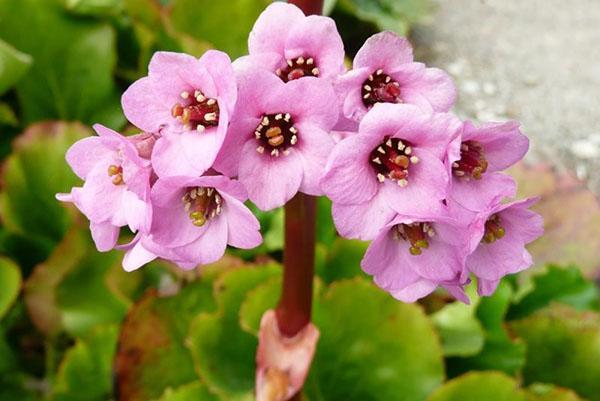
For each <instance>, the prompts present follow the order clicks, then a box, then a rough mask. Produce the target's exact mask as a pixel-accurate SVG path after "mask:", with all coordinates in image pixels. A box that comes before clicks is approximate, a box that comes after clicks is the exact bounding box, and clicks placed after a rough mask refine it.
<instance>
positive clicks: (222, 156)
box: [213, 116, 260, 177]
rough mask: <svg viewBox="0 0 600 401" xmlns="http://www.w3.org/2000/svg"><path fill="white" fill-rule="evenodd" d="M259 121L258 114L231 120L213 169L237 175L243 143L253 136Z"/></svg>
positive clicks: (233, 175) (232, 175)
mask: <svg viewBox="0 0 600 401" xmlns="http://www.w3.org/2000/svg"><path fill="white" fill-rule="evenodd" d="M259 123H260V117H258V116H256V117H245V118H236V119H234V120H233V121H232V122H231V125H230V126H229V129H228V130H227V136H226V137H225V140H224V141H223V145H222V146H221V150H220V151H219V154H218V155H217V158H216V159H215V163H214V166H213V167H214V168H215V170H217V171H219V172H220V173H223V174H225V175H227V176H229V177H236V176H237V175H238V171H239V166H240V156H241V154H242V149H243V147H244V144H245V143H246V142H248V140H249V139H251V138H253V136H254V130H256V127H258V124H259ZM257 146H258V145H257Z"/></svg>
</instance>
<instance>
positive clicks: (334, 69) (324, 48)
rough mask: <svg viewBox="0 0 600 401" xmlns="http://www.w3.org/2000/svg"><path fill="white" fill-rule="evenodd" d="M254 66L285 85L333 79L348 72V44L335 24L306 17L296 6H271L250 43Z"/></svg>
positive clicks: (324, 18) (257, 21)
mask: <svg viewBox="0 0 600 401" xmlns="http://www.w3.org/2000/svg"><path fill="white" fill-rule="evenodd" d="M248 52H249V55H248V56H246V57H243V58H242V60H240V61H243V62H250V63H253V64H256V65H258V66H261V67H263V68H266V69H267V70H269V71H271V72H274V73H276V74H277V76H279V77H280V78H281V79H282V80H283V81H284V82H288V81H291V80H294V79H298V78H302V77H320V78H325V79H333V78H335V77H337V76H338V75H339V74H341V73H342V72H344V71H345V67H344V56H345V53H344V44H343V42H342V38H341V37H340V34H339V33H338V31H337V28H336V26H335V22H334V21H333V20H332V19H331V18H329V17H323V16H319V15H310V16H305V15H304V13H303V12H302V10H300V9H299V8H298V7H296V6H295V5H293V4H286V3H283V2H273V3H271V4H270V5H269V6H268V7H267V8H266V9H265V10H264V11H263V12H262V14H261V15H260V16H259V17H258V20H256V23H255V24H254V27H253V28H252V31H251V32H250V37H249V39H248Z"/></svg>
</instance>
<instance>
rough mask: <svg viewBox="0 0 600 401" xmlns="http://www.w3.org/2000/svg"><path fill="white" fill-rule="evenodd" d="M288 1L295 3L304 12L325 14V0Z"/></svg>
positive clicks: (307, 13)
mask: <svg viewBox="0 0 600 401" xmlns="http://www.w3.org/2000/svg"><path fill="white" fill-rule="evenodd" d="M288 3H290V4H295V5H297V6H298V7H300V9H301V10H302V11H304V14H306V15H311V14H317V15H319V14H323V0H289V1H288Z"/></svg>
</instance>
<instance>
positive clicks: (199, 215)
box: [123, 176, 262, 271]
mask: <svg viewBox="0 0 600 401" xmlns="http://www.w3.org/2000/svg"><path fill="white" fill-rule="evenodd" d="M246 198H247V196H246V191H245V190H244V188H243V187H242V185H241V184H240V183H239V182H238V181H234V180H231V179H229V178H227V177H224V176H203V177H195V178H194V177H182V176H178V177H167V178H160V179H159V180H158V181H157V182H156V183H155V184H154V186H153V187H152V205H153V214H154V219H153V221H152V226H151V228H150V231H149V232H148V233H147V235H142V236H140V238H139V239H138V240H137V241H136V242H135V243H134V244H132V245H133V246H132V247H130V249H129V250H128V252H127V255H126V256H125V259H124V260H123V266H124V268H125V269H126V270H128V271H131V270H135V269H137V268H139V267H141V266H142V265H143V264H145V263H147V262H149V261H150V260H152V259H154V258H155V257H161V258H164V259H168V260H171V261H173V262H175V263H177V264H178V265H179V266H180V267H182V268H184V269H190V268H194V267H195V266H197V265H199V264H200V265H204V264H208V263H212V262H216V261H217V260H219V259H220V258H221V257H222V256H223V254H224V253H225V248H226V247H227V245H228V244H229V245H231V246H234V247H237V248H243V249H250V248H254V247H256V246H258V245H260V243H261V242H262V237H261V235H260V224H259V222H258V220H257V219H256V217H254V215H253V214H252V212H251V211H250V210H249V209H248V208H247V207H246V206H245V205H244V203H243V202H244V201H245V200H246Z"/></svg>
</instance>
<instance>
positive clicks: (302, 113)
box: [265, 77, 340, 131]
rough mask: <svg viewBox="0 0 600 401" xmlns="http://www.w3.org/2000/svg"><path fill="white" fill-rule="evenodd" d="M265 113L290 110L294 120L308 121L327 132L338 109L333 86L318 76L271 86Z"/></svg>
mask: <svg viewBox="0 0 600 401" xmlns="http://www.w3.org/2000/svg"><path fill="white" fill-rule="evenodd" d="M267 102H268V104H267V105H266V110H265V111H267V112H268V113H286V112H287V113H290V114H291V115H292V120H293V121H294V122H295V123H310V124H313V125H316V126H319V127H321V128H322V129H324V130H326V131H328V130H330V129H331V128H333V126H334V125H335V124H336V123H337V121H338V118H339V115H340V112H339V106H338V98H337V96H336V94H335V91H334V90H333V86H332V85H331V84H330V83H329V82H327V81H325V80H323V79H319V78H313V77H307V78H303V79H296V80H293V81H290V82H288V83H287V84H285V85H284V86H280V87H279V88H273V91H272V92H271V94H270V95H269V97H268V100H267Z"/></svg>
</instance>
